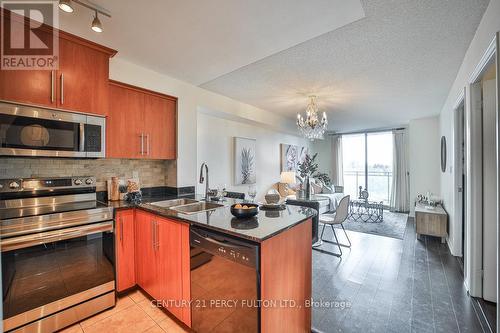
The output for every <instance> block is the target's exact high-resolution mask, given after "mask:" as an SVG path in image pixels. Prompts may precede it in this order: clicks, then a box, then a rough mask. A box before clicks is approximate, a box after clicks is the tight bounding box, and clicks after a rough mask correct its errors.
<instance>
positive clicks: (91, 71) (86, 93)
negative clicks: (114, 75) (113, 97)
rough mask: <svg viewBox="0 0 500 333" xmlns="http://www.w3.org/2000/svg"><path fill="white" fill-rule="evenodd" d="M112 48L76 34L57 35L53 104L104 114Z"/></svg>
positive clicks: (107, 103)
mask: <svg viewBox="0 0 500 333" xmlns="http://www.w3.org/2000/svg"><path fill="white" fill-rule="evenodd" d="M113 52H114V51H113V50H109V49H107V48H103V47H98V46H96V44H93V43H92V44H89V43H88V42H87V41H85V40H82V39H81V38H79V37H76V36H70V35H67V34H62V35H60V38H59V59H60V60H59V70H58V71H57V80H56V85H57V90H56V91H57V106H58V107H59V108H62V109H68V110H72V111H81V112H88V113H95V114H100V115H106V114H107V111H108V106H109V101H108V96H109V92H108V79H109V58H110V56H112V55H113V54H114V53H116V52H114V53H113Z"/></svg>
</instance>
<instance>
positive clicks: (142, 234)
mask: <svg viewBox="0 0 500 333" xmlns="http://www.w3.org/2000/svg"><path fill="white" fill-rule="evenodd" d="M189 254H190V248H189V224H186V223H181V222H178V221H175V220H172V219H167V218H163V217H159V216H157V215H155V214H151V213H148V212H145V211H142V210H137V211H136V214H135V269H136V281H137V285H138V286H139V287H141V288H142V289H143V290H144V291H146V292H147V293H148V294H149V295H150V296H151V297H153V298H154V299H156V300H158V301H161V302H162V305H164V306H165V307H166V308H167V309H168V310H169V311H170V312H171V313H172V314H173V315H174V316H176V317H177V318H178V319H179V320H181V321H183V322H184V323H185V324H186V325H188V326H190V325H191V309H190V306H189V304H188V302H187V301H188V300H190V298H191V283H190V278H191V275H190V274H191V270H190V257H189ZM119 264H120V263H119ZM183 300H185V301H186V302H185V303H184V304H185V305H186V306H184V307H183V306H182V305H183V303H181V302H182V301H183Z"/></svg>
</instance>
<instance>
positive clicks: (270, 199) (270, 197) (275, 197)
mask: <svg viewBox="0 0 500 333" xmlns="http://www.w3.org/2000/svg"><path fill="white" fill-rule="evenodd" d="M264 199H266V202H267V203H268V204H277V203H278V202H280V199H281V196H280V195H279V194H278V193H268V194H266V195H265V196H264Z"/></svg>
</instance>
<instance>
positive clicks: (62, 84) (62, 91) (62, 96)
mask: <svg viewBox="0 0 500 333" xmlns="http://www.w3.org/2000/svg"><path fill="white" fill-rule="evenodd" d="M61 104H64V73H61Z"/></svg>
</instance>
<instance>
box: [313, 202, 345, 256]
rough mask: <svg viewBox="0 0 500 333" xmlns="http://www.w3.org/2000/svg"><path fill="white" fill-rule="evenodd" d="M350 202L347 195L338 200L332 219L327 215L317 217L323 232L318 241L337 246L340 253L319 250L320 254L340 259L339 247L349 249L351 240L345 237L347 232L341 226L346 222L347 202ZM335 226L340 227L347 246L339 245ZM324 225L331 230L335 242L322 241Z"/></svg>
mask: <svg viewBox="0 0 500 333" xmlns="http://www.w3.org/2000/svg"><path fill="white" fill-rule="evenodd" d="M350 200H351V199H350V196H348V195H346V196H345V197H343V198H342V199H341V200H340V202H339V205H338V207H337V210H336V211H335V215H334V216H333V217H330V216H327V215H321V216H320V217H319V223H322V224H323V230H322V231H321V236H320V240H321V241H324V242H327V243H330V244H335V245H337V246H338V248H339V251H340V253H334V252H329V251H324V250H321V252H325V253H328V254H332V255H334V256H337V257H341V256H342V248H341V246H344V247H349V248H350V247H351V240H350V239H349V236H348V235H347V232H346V231H345V229H344V225H343V223H344V222H345V220H347V217H348V216H349V201H350ZM336 224H340V226H341V227H342V230H344V234H345V237H346V238H347V242H348V243H349V245H347V244H341V243H339V240H338V238H337V233H336V232H335V228H334V225H336ZM326 225H330V227H331V228H332V231H333V236H334V237H335V242H332V241H328V240H324V239H323V233H324V232H325V228H326Z"/></svg>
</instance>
